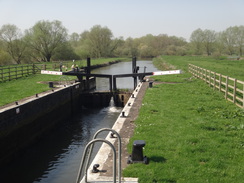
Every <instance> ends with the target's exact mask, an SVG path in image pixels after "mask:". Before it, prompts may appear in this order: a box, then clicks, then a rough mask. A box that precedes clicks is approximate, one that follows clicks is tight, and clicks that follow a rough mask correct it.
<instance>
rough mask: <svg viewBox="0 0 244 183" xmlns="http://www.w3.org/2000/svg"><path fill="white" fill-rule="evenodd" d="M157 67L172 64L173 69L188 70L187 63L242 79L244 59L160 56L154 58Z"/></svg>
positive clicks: (243, 78) (243, 76)
mask: <svg viewBox="0 0 244 183" xmlns="http://www.w3.org/2000/svg"><path fill="white" fill-rule="evenodd" d="M154 64H155V65H156V66H157V67H162V66H163V67H165V65H166V69H168V68H167V65H168V67H170V65H173V66H174V68H175V69H182V70H183V71H185V72H187V71H188V64H194V65H196V66H199V67H202V68H205V69H209V70H211V71H214V72H217V73H220V74H222V75H226V76H229V77H233V78H236V79H239V80H241V81H244V60H233V61H232V60H217V59H214V58H212V57H203V56H162V57H158V58H157V59H155V60H154ZM166 69H165V70H166Z"/></svg>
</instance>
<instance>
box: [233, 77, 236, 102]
mask: <svg viewBox="0 0 244 183" xmlns="http://www.w3.org/2000/svg"><path fill="white" fill-rule="evenodd" d="M233 103H234V104H235V103H236V79H234V90H233Z"/></svg>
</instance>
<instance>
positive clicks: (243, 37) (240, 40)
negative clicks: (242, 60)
mask: <svg viewBox="0 0 244 183" xmlns="http://www.w3.org/2000/svg"><path fill="white" fill-rule="evenodd" d="M233 29H234V33H235V39H236V46H237V49H238V52H239V55H240V56H242V54H243V47H244V26H243V25H242V26H239V27H238V26H235V27H233Z"/></svg>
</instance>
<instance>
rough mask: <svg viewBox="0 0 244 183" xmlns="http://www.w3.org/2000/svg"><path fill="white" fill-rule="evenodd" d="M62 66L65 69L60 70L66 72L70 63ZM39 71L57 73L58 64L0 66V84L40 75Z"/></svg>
mask: <svg viewBox="0 0 244 183" xmlns="http://www.w3.org/2000/svg"><path fill="white" fill-rule="evenodd" d="M64 64H65V65H64ZM63 65H64V66H65V67H64V68H62V69H63V70H64V71H66V70H67V69H68V68H69V67H70V68H71V65H72V63H71V62H64V63H63ZM41 70H57V71H59V70H60V63H51V64H26V65H10V66H0V82H5V81H11V80H14V79H19V78H21V77H25V76H28V75H31V74H37V73H40V71H41Z"/></svg>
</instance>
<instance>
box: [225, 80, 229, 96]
mask: <svg viewBox="0 0 244 183" xmlns="http://www.w3.org/2000/svg"><path fill="white" fill-rule="evenodd" d="M228 82H229V76H226V85H225V99H227V98H228Z"/></svg>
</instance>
